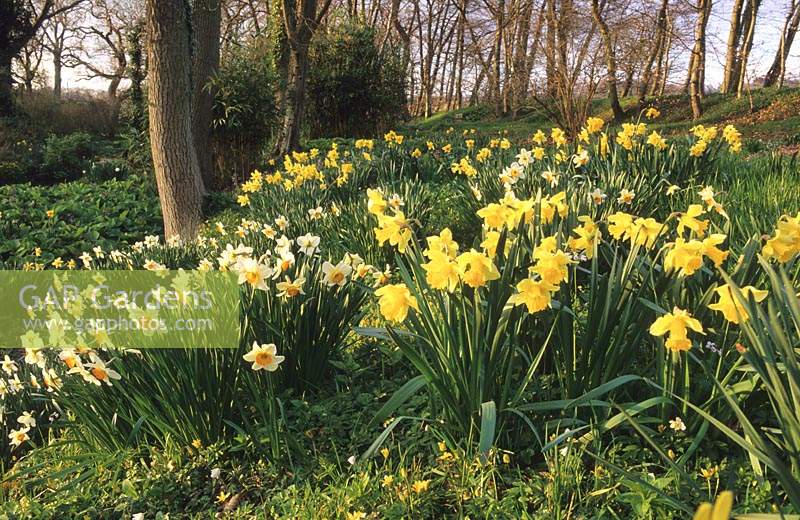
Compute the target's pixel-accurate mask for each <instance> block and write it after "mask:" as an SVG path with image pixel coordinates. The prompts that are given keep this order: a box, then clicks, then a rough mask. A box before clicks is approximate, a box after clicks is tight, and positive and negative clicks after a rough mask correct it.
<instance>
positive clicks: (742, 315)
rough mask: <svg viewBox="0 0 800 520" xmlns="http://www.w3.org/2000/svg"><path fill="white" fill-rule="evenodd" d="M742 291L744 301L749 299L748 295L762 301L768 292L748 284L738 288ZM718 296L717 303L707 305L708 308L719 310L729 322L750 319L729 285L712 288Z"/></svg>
mask: <svg viewBox="0 0 800 520" xmlns="http://www.w3.org/2000/svg"><path fill="white" fill-rule="evenodd" d="M739 290H740V291H741V293H742V298H744V301H747V300H749V298H750V297H752V298H753V300H755V301H756V302H762V301H764V299H765V298H766V297H767V295H768V294H769V292H768V291H762V290H759V289H756V288H755V287H752V286H750V285H748V286H745V287H742V288H741V289H739ZM714 292H715V293H717V296H718V297H719V300H718V301H717V303H712V304H711V305H709V306H708V308H709V309H712V310H715V311H719V312H721V313H722V315H723V316H725V319H726V320H728V321H729V322H731V323H736V324H738V323H741V322H743V321H747V320H748V319H750V315H749V314H748V312H747V309H745V307H744V305H743V304H742V302H740V301H739V299H738V298H737V297H736V295H734V294H733V289H731V287H730V285H728V284H725V285H721V286H720V287H717V288H716V289H715V290H714Z"/></svg>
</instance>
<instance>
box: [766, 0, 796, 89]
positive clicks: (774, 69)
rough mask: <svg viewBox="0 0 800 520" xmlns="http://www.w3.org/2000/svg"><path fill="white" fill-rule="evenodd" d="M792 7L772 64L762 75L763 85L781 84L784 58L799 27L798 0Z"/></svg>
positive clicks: (787, 55) (785, 58) (784, 69)
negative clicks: (764, 74)
mask: <svg viewBox="0 0 800 520" xmlns="http://www.w3.org/2000/svg"><path fill="white" fill-rule="evenodd" d="M792 8H793V9H794V12H793V13H792V11H789V14H788V15H787V16H786V23H785V24H784V28H783V32H782V33H781V42H780V46H779V47H778V50H777V51H776V52H775V59H774V60H772V66H771V67H770V68H769V71H767V74H766V76H764V86H765V87H771V86H773V85H775V83H778V84H779V85H780V86H783V78H784V76H785V74H786V60H787V58H788V57H789V51H790V50H791V48H792V43H794V37H795V35H796V34H797V29H798V28H800V1H795V2H794V3H793V5H792ZM790 20H791V21H790Z"/></svg>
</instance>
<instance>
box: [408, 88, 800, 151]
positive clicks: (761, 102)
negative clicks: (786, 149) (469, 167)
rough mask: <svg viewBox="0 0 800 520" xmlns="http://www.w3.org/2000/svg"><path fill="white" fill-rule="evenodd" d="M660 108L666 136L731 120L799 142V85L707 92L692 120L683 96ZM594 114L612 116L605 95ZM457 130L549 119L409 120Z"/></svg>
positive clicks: (632, 105)
mask: <svg viewBox="0 0 800 520" xmlns="http://www.w3.org/2000/svg"><path fill="white" fill-rule="evenodd" d="M623 104H624V106H625V108H626V109H627V110H629V114H630V117H631V118H632V119H636V118H637V116H638V115H639V114H638V111H637V110H636V100H635V99H634V98H626V99H624V100H623ZM653 104H654V105H655V106H658V107H659V108H660V109H661V113H662V116H661V119H660V120H658V121H657V122H656V123H654V124H653V126H654V127H656V128H657V129H659V130H660V131H663V132H665V133H667V134H669V133H673V132H679V131H684V130H686V129H687V128H690V127H691V126H693V125H694V124H697V123H702V124H721V123H725V124H727V123H732V124H734V125H736V126H737V127H740V130H741V131H742V133H743V134H744V135H745V136H746V137H750V138H757V139H762V140H770V141H778V142H780V143H781V144H790V143H791V144H797V143H798V142H800V108H798V107H800V89H798V88H793V89H783V90H780V91H776V90H774V89H757V90H754V91H753V92H752V93H751V94H750V95H745V96H743V97H742V98H740V99H737V98H736V97H735V96H724V95H721V94H711V95H709V96H707V97H706V98H705V99H704V100H703V107H704V110H705V113H704V114H703V116H702V117H701V118H700V119H698V120H697V121H693V120H692V118H691V108H690V106H689V103H688V99H687V98H686V97H685V96H682V95H671V96H666V97H664V98H662V99H661V100H659V101H658V102H655V103H653ZM593 105H594V106H593V111H592V112H593V115H596V116H599V117H602V118H603V119H605V120H610V119H611V109H610V108H609V105H608V102H607V100H606V99H597V100H596V101H595V102H594V104H593ZM451 126H452V127H453V128H455V129H457V130H463V129H468V128H474V127H478V128H481V129H482V130H483V131H485V132H496V131H508V133H509V134H510V135H512V136H514V135H525V134H528V133H530V132H531V130H535V129H537V128H549V127H550V126H552V122H551V121H549V120H548V119H547V117H546V115H545V114H544V113H543V111H542V110H541V109H539V108H538V107H536V106H527V107H524V108H523V110H521V115H520V116H519V117H518V118H517V119H516V120H513V119H511V118H507V117H499V118H498V117H495V116H494V115H493V114H492V111H491V109H490V108H489V107H486V106H477V107H467V108H463V109H460V110H453V111H449V112H440V113H437V114H435V115H433V116H431V117H429V118H427V119H419V120H415V121H412V122H411V123H410V124H409V128H410V129H414V130H420V131H436V130H443V129H446V128H449V127H451Z"/></svg>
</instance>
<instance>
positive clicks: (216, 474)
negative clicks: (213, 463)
mask: <svg viewBox="0 0 800 520" xmlns="http://www.w3.org/2000/svg"><path fill="white" fill-rule="evenodd" d="M220 471H221V470H220V469H219V468H214V469H212V470H211V479H212V480H216V479H218V478H219V474H220Z"/></svg>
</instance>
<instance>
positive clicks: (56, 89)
mask: <svg viewBox="0 0 800 520" xmlns="http://www.w3.org/2000/svg"><path fill="white" fill-rule="evenodd" d="M52 54H53V95H54V96H55V97H56V99H61V68H62V63H61V49H59V48H58V47H54V48H53V53H52Z"/></svg>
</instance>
